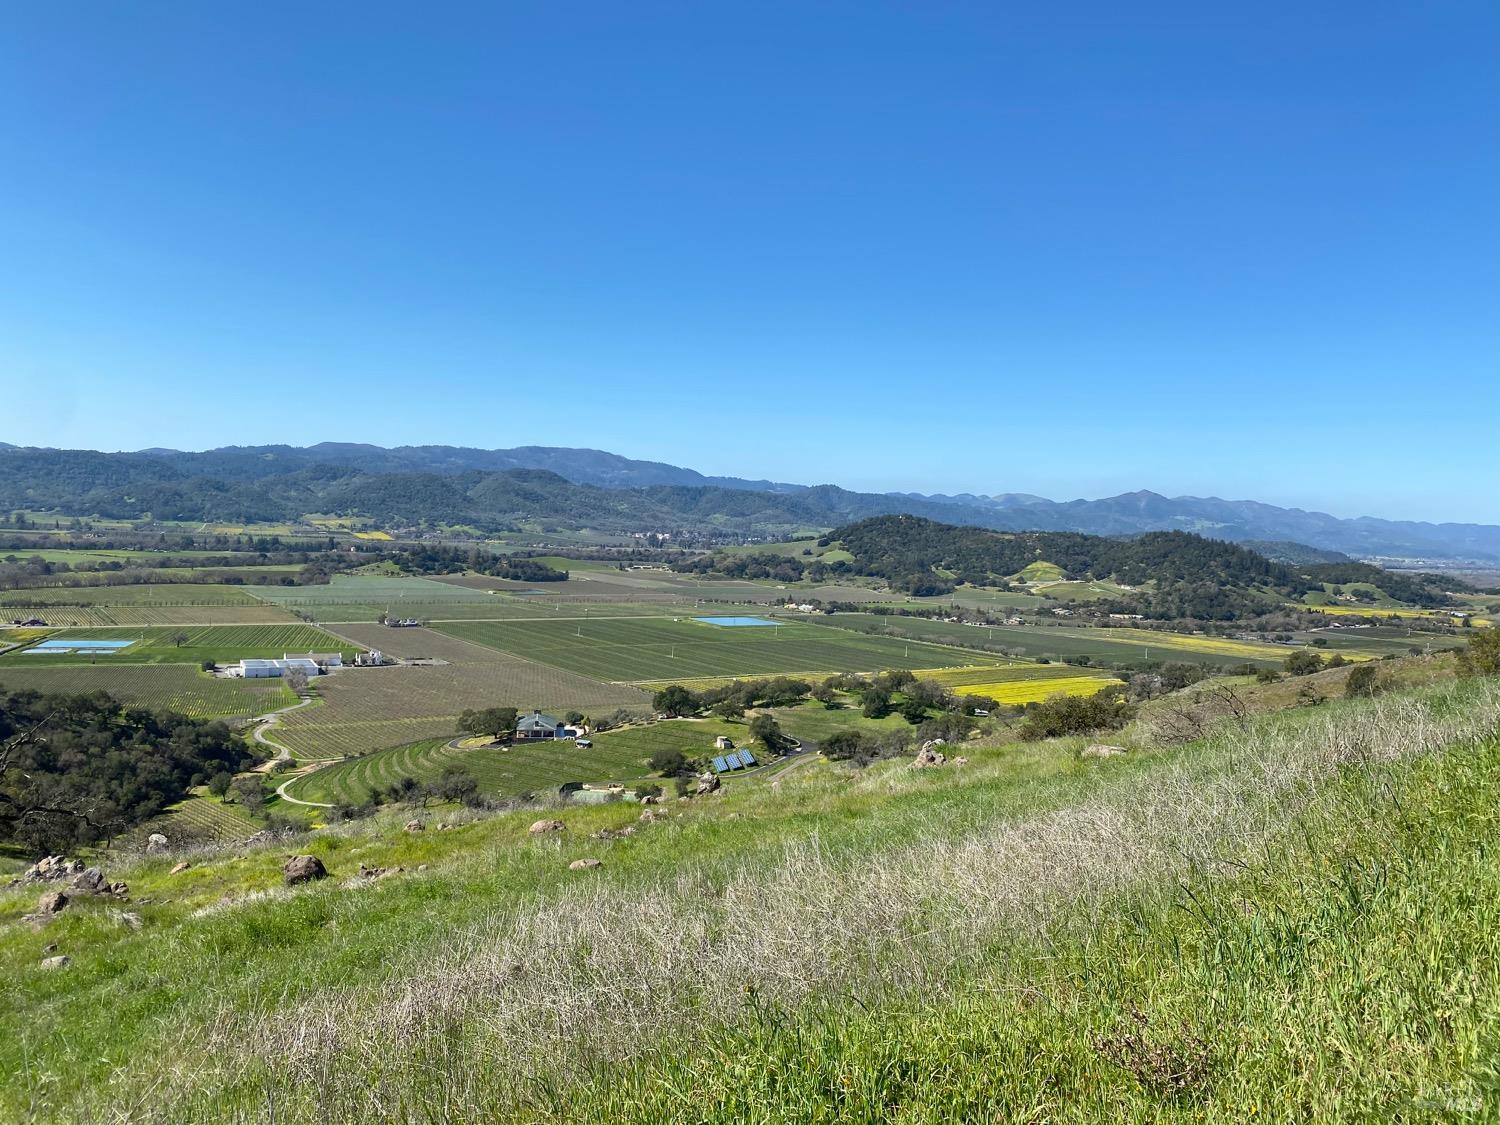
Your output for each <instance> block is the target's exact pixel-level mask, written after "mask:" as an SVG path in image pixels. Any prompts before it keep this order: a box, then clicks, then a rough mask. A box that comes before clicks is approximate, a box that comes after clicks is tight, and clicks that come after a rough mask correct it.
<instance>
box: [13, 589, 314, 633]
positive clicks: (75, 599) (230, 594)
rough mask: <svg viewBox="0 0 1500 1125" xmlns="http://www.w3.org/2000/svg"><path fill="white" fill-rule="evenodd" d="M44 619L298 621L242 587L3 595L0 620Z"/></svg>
mask: <svg viewBox="0 0 1500 1125" xmlns="http://www.w3.org/2000/svg"><path fill="white" fill-rule="evenodd" d="M17 617H40V618H42V619H43V620H44V621H46V622H47V623H48V624H50V625H58V626H110V625H233V624H256V623H267V624H269V623H274V622H284V621H293V620H295V619H294V618H293V617H292V615H291V614H289V613H287V612H286V611H285V610H281V609H278V608H276V607H275V606H273V605H270V604H267V603H266V602H264V601H261V600H259V599H257V598H255V597H252V596H251V595H250V594H248V593H246V592H245V590H244V588H243V587H240V586H215V585H207V584H203V585H200V584H196V583H186V582H184V583H166V584H157V585H147V586H77V587H48V588H46V589H40V590H7V591H5V592H4V593H0V620H6V619H10V618H17Z"/></svg>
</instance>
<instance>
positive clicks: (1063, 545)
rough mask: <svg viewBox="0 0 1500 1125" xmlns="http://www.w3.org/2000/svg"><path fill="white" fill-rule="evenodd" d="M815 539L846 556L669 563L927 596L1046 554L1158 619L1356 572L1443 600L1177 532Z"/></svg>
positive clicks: (1234, 606)
mask: <svg viewBox="0 0 1500 1125" xmlns="http://www.w3.org/2000/svg"><path fill="white" fill-rule="evenodd" d="M819 545H820V546H821V547H838V548H842V549H843V550H844V551H845V552H847V553H848V554H849V555H851V556H852V558H850V559H847V560H845V559H843V558H840V559H838V560H837V561H834V562H824V561H823V560H822V559H820V558H818V557H816V556H814V557H799V556H795V555H793V556H783V555H756V554H749V555H746V554H739V553H721V554H717V555H713V556H707V557H702V558H697V559H691V560H688V561H685V562H683V563H679V564H678V569H680V570H684V571H689V572H696V573H700V574H720V575H724V576H727V577H736V578H773V579H776V580H777V581H796V580H797V579H799V578H803V577H812V578H814V579H819V578H826V577H834V576H837V575H839V574H858V575H867V576H871V577H876V578H882V579H884V580H885V581H887V582H888V583H890V585H891V586H892V587H893V588H895V589H898V590H902V591H904V592H906V593H910V594H916V595H921V596H931V595H935V594H944V593H948V592H950V591H951V590H953V588H954V587H955V586H958V585H962V584H970V585H976V586H979V585H988V586H995V585H999V586H1004V585H1006V584H1007V583H1008V582H1009V581H1010V580H1011V579H1013V578H1014V577H1015V576H1016V575H1018V574H1020V573H1021V572H1022V571H1023V570H1024V569H1025V568H1026V567H1027V566H1028V565H1030V564H1032V563H1037V562H1046V563H1051V564H1053V565H1055V566H1057V567H1059V568H1060V569H1061V571H1062V573H1063V575H1064V576H1065V577H1067V578H1073V579H1096V580H1109V581H1111V582H1115V583H1117V584H1119V585H1120V586H1122V587H1125V588H1126V589H1125V590H1123V591H1122V594H1121V597H1120V599H1119V602H1118V608H1119V609H1121V610H1124V611H1130V612H1138V613H1142V614H1144V615H1145V616H1147V617H1154V618H1164V619H1176V618H1198V619H1203V620H1220V621H1223V620H1234V619H1236V618H1240V617H1247V616H1253V615H1255V614H1257V613H1262V612H1265V610H1266V609H1267V607H1268V606H1269V605H1273V604H1275V603H1277V602H1280V601H1287V600H1298V599H1300V598H1302V597H1303V595H1304V594H1306V593H1307V592H1308V591H1310V590H1317V589H1322V587H1323V584H1324V583H1337V584H1342V583H1367V584H1370V585H1372V586H1375V587H1377V588H1378V589H1380V590H1381V591H1382V592H1383V593H1384V594H1385V595H1386V596H1388V597H1390V598H1392V599H1395V600H1398V601H1403V602H1407V603H1410V604H1415V605H1422V606H1440V605H1446V604H1449V602H1450V601H1451V599H1450V598H1449V597H1448V596H1447V595H1446V594H1444V593H1443V592H1442V590H1441V588H1440V587H1439V586H1438V585H1437V579H1435V578H1434V577H1433V576H1430V575H1400V574H1393V573H1391V572H1389V571H1385V570H1382V569H1380V568H1379V567H1375V566H1370V565H1368V564H1365V563H1353V562H1343V563H1320V564H1316V565H1312V566H1301V567H1297V566H1290V565H1287V564H1284V563H1276V562H1272V561H1271V560H1269V559H1267V558H1266V557H1265V556H1264V555H1261V554H1258V553H1257V552H1255V551H1252V550H1250V549H1248V548H1246V547H1242V546H1239V545H1237V544H1234V543H1225V542H1221V541H1219V540H1215V539H1207V538H1204V537H1203V536H1200V535H1191V534H1188V533H1187V532H1181V531H1156V532H1147V533H1146V534H1144V535H1136V536H1130V537H1118V538H1111V537H1104V536H1098V535H1079V534H1076V533H1073V532H1056V531H1035V532H996V531H988V530H985V529H982V528H974V527H957V526H954V525H952V524H944V523H936V522H934V521H932V520H927V519H922V518H919V517H916V516H880V517H876V518H872V519H867V520H861V521H859V522H857V523H853V524H850V525H848V526H846V527H841V528H838V529H837V530H835V531H832V532H829V534H828V535H826V536H824V537H823V538H822V539H821V540H819Z"/></svg>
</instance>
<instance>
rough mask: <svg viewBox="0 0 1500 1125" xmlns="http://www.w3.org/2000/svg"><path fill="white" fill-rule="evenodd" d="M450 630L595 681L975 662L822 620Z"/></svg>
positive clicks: (487, 625)
mask: <svg viewBox="0 0 1500 1125" xmlns="http://www.w3.org/2000/svg"><path fill="white" fill-rule="evenodd" d="M438 628H439V629H440V630H441V631H442V632H445V633H449V634H451V635H453V636H457V637H462V638H464V639H465V640H471V641H475V642H477V643H479V644H483V645H489V646H490V647H492V648H496V649H499V650H501V651H502V652H510V653H514V654H516V655H518V656H523V657H526V658H528V659H532V660H538V661H542V662H544V663H547V664H552V665H554V666H556V667H559V668H565V669H567V670H569V671H572V672H577V673H579V674H581V675H585V676H591V677H593V678H595V679H599V680H607V681H614V682H629V681H642V680H662V679H673V678H689V679H690V678H694V677H705V676H743V675H764V674H771V673H778V672H808V673H811V672H837V671H854V672H873V671H880V670H882V669H886V668H926V667H937V666H940V665H944V664H960V663H970V662H972V659H973V658H972V656H970V655H968V654H965V653H961V652H957V651H955V650H954V649H952V648H946V647H942V646H938V645H930V644H923V643H921V642H917V641H912V642H905V641H894V640H888V639H886V638H883V637H851V636H846V635H844V634H842V633H841V632H839V631H837V630H833V629H828V628H825V627H823V626H820V625H809V624H805V623H802V622H790V623H787V624H783V625H780V626H779V627H776V628H758V629H725V628H720V627H717V626H713V625H707V624H704V623H702V622H698V621H693V620H691V619H674V618H670V617H657V618H634V619H623V620H621V619H616V620H589V621H577V620H575V621H537V622H527V623H510V622H482V623H480V622H476V623H470V624H444V625H440V626H438Z"/></svg>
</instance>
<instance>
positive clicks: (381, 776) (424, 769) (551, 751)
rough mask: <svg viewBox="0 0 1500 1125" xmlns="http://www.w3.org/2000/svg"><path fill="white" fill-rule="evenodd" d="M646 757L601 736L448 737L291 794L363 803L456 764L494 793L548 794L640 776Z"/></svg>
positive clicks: (372, 759)
mask: <svg viewBox="0 0 1500 1125" xmlns="http://www.w3.org/2000/svg"><path fill="white" fill-rule="evenodd" d="M647 757H649V752H648V753H645V754H642V753H640V752H639V748H638V747H636V746H634V745H632V744H629V743H619V744H614V745H610V744H605V743H604V741H603V740H602V739H601V740H600V741H599V743H598V744H596V745H595V746H593V747H592V748H590V749H581V748H579V747H578V746H575V745H574V744H573V743H572V742H570V741H557V742H551V741H549V742H539V743H536V744H532V745H526V744H522V745H517V746H514V747H509V748H505V747H481V748H479V749H475V750H457V749H452V748H450V747H449V746H448V740H447V739H428V740H425V741H421V742H417V743H413V744H412V745H410V746H398V747H393V748H391V749H388V750H382V751H379V752H378V753H374V754H370V755H367V756H366V757H363V758H358V759H355V760H353V761H349V762H341V763H339V764H338V765H333V766H325V767H324V768H322V769H320V770H316V771H315V772H313V773H310V774H306V775H304V776H303V777H300V778H298V779H297V780H296V781H294V782H292V784H291V785H289V786H288V787H287V793H288V794H290V795H291V796H293V797H297V798H299V799H300V800H303V801H316V802H320V803H323V804H336V803H340V802H342V803H347V804H359V803H360V802H362V801H364V800H365V799H366V798H367V797H368V796H369V794H370V791H371V790H372V789H374V788H378V787H384V786H389V785H390V784H392V783H393V782H396V781H399V780H400V779H401V778H403V777H414V778H416V779H417V780H418V781H430V780H433V779H435V778H437V777H438V776H440V775H441V774H442V772H443V770H445V769H448V768H450V767H457V768H460V769H463V770H466V771H467V772H468V773H470V774H472V775H473V777H474V779H475V780H476V781H478V782H479V788H480V790H481V791H482V792H484V793H487V794H490V795H492V796H519V795H521V794H524V793H535V794H538V795H545V794H548V793H555V792H556V790H557V789H558V787H559V786H561V785H564V784H566V783H568V782H573V781H583V782H604V781H633V780H638V779H640V778H643V777H646V776H648V774H649V772H650V771H649V770H648V768H647V766H646V758H647Z"/></svg>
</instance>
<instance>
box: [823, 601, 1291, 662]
mask: <svg viewBox="0 0 1500 1125" xmlns="http://www.w3.org/2000/svg"><path fill="white" fill-rule="evenodd" d="M823 621H824V623H825V624H826V625H828V626H832V627H834V628H840V629H850V630H855V631H858V632H862V633H872V634H881V633H886V634H890V633H901V634H906V635H909V636H912V637H919V638H921V639H924V640H934V641H938V640H940V641H944V642H946V643H948V644H955V645H965V646H967V647H971V648H975V649H979V650H981V651H985V652H993V653H1007V654H1014V655H1017V656H1023V657H1029V658H1036V657H1047V658H1048V659H1051V660H1067V659H1070V658H1077V657H1085V656H1086V657H1088V658H1089V659H1091V660H1098V661H1105V662H1109V663H1119V664H1138V663H1143V662H1145V661H1147V660H1159V661H1160V660H1173V661H1183V662H1188V663H1194V664H1206V665H1214V666H1219V665H1225V664H1241V663H1251V664H1257V665H1260V666H1262V667H1267V668H1270V667H1276V666H1279V665H1280V664H1282V663H1283V662H1284V661H1285V660H1286V655H1287V652H1288V651H1289V650H1288V649H1287V648H1285V647H1283V646H1278V645H1271V644H1262V643H1259V642H1254V641H1237V640H1228V639H1225V638H1221V637H1204V636H1196V635H1192V636H1190V635H1188V634H1184V633H1167V632H1159V631H1156V630H1150V629H1095V628H1088V627H1083V626H1075V627H1069V626H1062V625H995V626H973V625H957V624H953V623H951V622H947V621H933V620H930V619H928V618H924V617H896V616H883V615H876V614H857V613H839V614H834V615H833V616H832V617H827V618H824V619H823Z"/></svg>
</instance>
